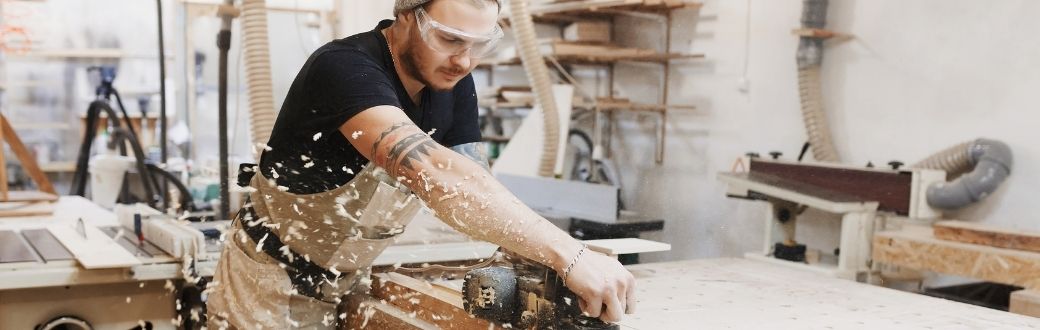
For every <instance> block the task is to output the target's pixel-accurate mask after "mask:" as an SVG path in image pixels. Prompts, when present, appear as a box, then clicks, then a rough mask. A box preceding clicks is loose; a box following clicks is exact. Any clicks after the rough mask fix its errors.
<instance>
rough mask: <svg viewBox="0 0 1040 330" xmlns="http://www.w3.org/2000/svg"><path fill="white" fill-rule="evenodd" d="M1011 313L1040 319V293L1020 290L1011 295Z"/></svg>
mask: <svg viewBox="0 0 1040 330" xmlns="http://www.w3.org/2000/svg"><path fill="white" fill-rule="evenodd" d="M1008 307H1009V310H1008V311H1009V312H1012V313H1015V314H1021V315H1028V316H1032V317H1040V291H1036V290H1018V291H1015V292H1012V293H1011V305H1010V306H1008Z"/></svg>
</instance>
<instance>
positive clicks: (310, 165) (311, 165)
mask: <svg viewBox="0 0 1040 330" xmlns="http://www.w3.org/2000/svg"><path fill="white" fill-rule="evenodd" d="M311 167H314V162H307V163H306V164H303V168H311Z"/></svg>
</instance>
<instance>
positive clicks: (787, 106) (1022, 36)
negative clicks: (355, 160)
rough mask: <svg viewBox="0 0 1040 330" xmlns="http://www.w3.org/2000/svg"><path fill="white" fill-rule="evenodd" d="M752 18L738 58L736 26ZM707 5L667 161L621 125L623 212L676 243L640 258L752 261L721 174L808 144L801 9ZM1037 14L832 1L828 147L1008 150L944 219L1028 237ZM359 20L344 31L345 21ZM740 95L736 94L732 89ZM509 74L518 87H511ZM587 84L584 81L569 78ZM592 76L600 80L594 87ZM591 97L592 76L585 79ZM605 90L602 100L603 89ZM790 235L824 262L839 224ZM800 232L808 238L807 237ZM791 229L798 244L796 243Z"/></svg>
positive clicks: (641, 83)
mask: <svg viewBox="0 0 1040 330" xmlns="http://www.w3.org/2000/svg"><path fill="white" fill-rule="evenodd" d="M748 2H750V5H751V12H750V18H751V19H750V34H749V36H750V43H749V45H750V49H749V53H750V57H745V50H747V49H746V48H745V35H746V32H748V30H747V29H746V27H745V24H746V23H747V22H748V20H746V19H745V17H746V15H747V14H748V12H747V9H748V6H747V4H748ZM748 2H745V1H734V0H728V1H716V0H707V1H705V6H704V9H703V10H702V11H701V12H700V13H697V12H694V11H682V12H679V13H677V15H676V23H675V25H674V26H673V27H674V29H675V32H674V33H675V35H674V40H673V45H672V46H673V48H674V49H675V50H685V51H691V52H703V53H705V54H706V55H707V56H708V57H707V59H705V60H702V61H692V62H687V63H685V64H677V65H673V71H672V78H671V82H670V83H671V88H672V97H671V98H670V101H671V103H674V104H693V105H696V106H697V107H698V108H699V110H698V111H697V112H695V113H689V114H674V115H673V116H672V118H671V121H670V125H669V126H668V131H669V136H668V145H667V148H668V149H667V154H666V161H665V163H664V164H663V165H660V166H659V165H656V164H655V163H654V160H653V141H654V140H653V136H654V135H653V132H654V131H653V129H654V126H653V118H652V117H646V118H644V119H638V118H635V117H634V116H632V115H626V116H625V117H626V118H628V119H624V120H621V121H620V123H621V129H620V130H619V131H618V135H617V136H616V137H615V140H614V146H615V148H616V149H615V154H614V159H616V160H618V165H619V167H620V169H621V171H622V173H623V176H624V182H623V183H624V186H625V189H624V196H623V198H624V199H625V201H626V202H627V204H628V205H630V206H631V207H632V208H633V209H635V210H637V211H640V212H642V213H644V214H647V215H650V216H656V217H660V218H663V219H666V220H667V223H666V230H665V231H664V232H661V233H656V234H652V235H648V236H647V237H649V238H653V239H659V240H662V241H665V242H668V243H671V244H672V245H673V248H674V250H673V251H672V252H668V253H660V254H651V255H647V256H645V258H646V260H649V261H654V260H678V259H688V258H703V257H719V256H738V255H740V254H742V253H743V252H746V251H750V250H753V249H758V248H759V247H760V245H759V244H760V243H759V240H760V239H761V236H762V234H761V232H762V229H761V219H762V218H763V217H765V214H764V207H762V206H761V205H759V204H758V203H752V202H746V201H739V200H732V199H727V198H725V197H724V186H723V185H722V184H720V183H719V182H717V180H716V179H715V175H716V173H718V172H722V171H728V170H729V169H730V167H731V165H732V163H733V161H734V160H735V159H736V158H737V157H739V156H740V155H742V154H743V153H744V152H746V151H757V152H760V153H763V154H764V153H766V152H768V151H772V150H779V151H783V152H785V153H786V157H794V155H795V154H796V153H797V152H798V151H799V148H800V147H801V144H802V143H803V142H804V140H805V138H806V137H805V133H804V128H803V125H802V123H801V117H800V112H799V103H798V102H799V100H798V90H797V83H796V73H795V61H794V54H795V49H796V46H797V38H796V37H794V36H792V35H791V33H790V31H791V30H792V29H793V28H795V27H797V26H798V25H799V17H800V13H801V1H799V0H750V1H748ZM346 8H352V9H353V10H349V9H346V10H344V11H345V13H344V15H343V18H344V22H342V23H343V26H344V31H347V32H350V33H356V32H362V31H367V30H369V29H371V28H372V26H374V24H375V22H376V21H377V17H387V16H389V14H387V13H388V12H389V11H390V10H391V8H392V3H390V2H389V1H387V2H385V3H382V2H381V3H370V2H364V3H362V2H347V4H346ZM1038 16H1040V2H1035V1H1027V0H1017V1H1015V0H1004V1H997V2H979V1H970V0H945V1H940V0H919V1H910V2H908V1H896V0H873V1H854V0H846V1H842V0H835V1H832V4H831V8H830V20H831V24H830V27H831V28H833V29H834V30H837V31H841V32H847V33H851V34H853V35H855V36H856V38H855V39H854V40H852V41H848V42H844V43H836V44H833V45H831V46H829V47H828V50H827V53H826V59H825V64H824V70H823V75H824V76H823V80H824V82H825V88H824V91H825V95H826V100H825V103H826V106H827V108H828V111H829V113H830V116H831V118H830V121H831V123H832V125H833V130H834V131H835V140H836V141H837V144H838V148H839V150H840V151H841V153H842V155H843V157H845V159H846V161H847V162H849V163H851V164H865V163H866V162H867V161H873V162H874V163H876V164H883V163H887V162H888V161H889V160H893V159H898V160H903V161H905V162H908V163H909V162H913V161H917V160H919V159H921V158H924V157H926V156H928V155H929V154H931V153H932V152H935V151H938V150H940V149H943V148H945V147H947V146H949V145H952V144H955V143H959V142H962V141H965V140H968V139H973V138H976V137H981V136H984V137H989V138H995V139H1000V140H1003V141H1005V142H1007V143H1009V144H1010V145H1011V146H1012V148H1013V149H1014V151H1015V153H1016V154H1015V157H1016V165H1015V169H1014V171H1013V172H1014V173H1013V174H1012V176H1011V178H1010V180H1009V181H1008V182H1007V183H1006V184H1005V185H1004V186H1003V187H1002V188H1001V189H1000V190H998V192H997V193H996V194H995V195H993V196H991V197H990V198H989V199H988V200H987V201H986V202H984V203H983V204H981V205H979V206H975V207H972V208H969V209H968V210H966V211H964V212H960V213H958V214H954V215H952V217H956V218H960V219H966V220H973V221H983V222H986V223H992V224H998V225H1006V226H1015V227H1021V228H1027V229H1034V230H1036V229H1040V221H1037V220H1034V219H1035V218H1036V216H1035V212H1034V211H1035V210H1036V208H1035V207H1034V206H1033V200H1032V197H1033V196H1034V195H1037V194H1038V193H1040V188H1038V187H1040V173H1038V172H1035V171H1032V170H1031V169H1033V168H1037V167H1040V156H1038V155H1040V144H1036V143H1034V140H1036V139H1037V138H1040V134H1038V133H1035V131H1034V127H1035V126H1036V125H1037V124H1040V114H1038V112H1037V110H1036V109H1037V108H1038V107H1040V98H1037V97H1030V96H1031V95H1036V94H1035V92H1034V93H1032V94H1031V93H1030V92H1031V91H1036V90H1040V65H1037V64H1038V62H1037V61H1038V60H1036V59H1037V58H1040V39H1037V38H1036V37H1035V31H1040V21H1038V20H1035V19H1033V18H1035V17H1038ZM351 20H356V23H351ZM619 23H620V24H619V25H622V26H632V27H634V28H626V29H618V30H616V31H615V33H616V35H617V37H618V39H619V41H621V42H622V43H625V44H629V45H638V46H642V47H656V48H662V47H663V45H662V44H660V43H654V40H656V39H657V37H659V36H660V35H661V34H662V33H663V32H664V31H663V29H661V28H660V26H659V25H657V24H655V23H650V22H648V21H645V20H642V19H639V18H622V19H621V20H620V21H619ZM745 58H747V59H748V63H747V64H748V65H747V73H746V76H747V78H748V80H749V81H750V89H749V91H748V92H747V93H744V92H741V91H739V90H738V87H739V86H740V84H739V81H740V80H741V77H744V76H745V73H744V68H745V62H744V60H745ZM659 73H660V70H658V69H655V66H653V65H627V66H621V67H619V68H618V71H617V76H618V83H617V86H616V87H615V89H616V91H617V92H618V93H619V96H622V97H629V98H632V99H634V100H644V101H656V97H657V95H658V94H657V93H658V89H657V88H656V87H655V86H657V81H658V80H659V79H661V76H660V74H659ZM503 76H505V77H506V79H505V80H506V81H508V82H509V83H515V82H516V81H514V80H515V79H510V78H515V77H514V76H515V74H514V75H502V74H498V75H496V79H500V80H501V79H502V78H503ZM579 76H584V77H587V78H589V79H590V80H589V81H588V83H590V84H593V83H594V82H593V81H592V80H591V79H594V77H595V75H594V74H592V73H591V72H583V73H579ZM601 78H602V77H601ZM598 83H599V85H602V84H603V81H602V79H600V80H599V81H598ZM601 92H602V91H601ZM812 218H815V219H808V220H807V221H803V222H802V226H801V227H800V228H799V230H800V234H799V235H800V236H801V237H802V238H805V237H809V239H807V240H806V241H807V242H808V243H809V244H810V247H815V248H820V249H823V250H831V249H833V248H834V247H835V246H836V244H837V239H836V236H837V227H836V226H834V223H833V221H830V220H829V219H826V218H825V217H819V216H816V217H812ZM809 227H814V228H817V229H816V230H810V229H809ZM801 231H804V233H803V232H801Z"/></svg>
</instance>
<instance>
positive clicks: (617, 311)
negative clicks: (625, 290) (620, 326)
mask: <svg viewBox="0 0 1040 330" xmlns="http://www.w3.org/2000/svg"><path fill="white" fill-rule="evenodd" d="M606 303H607V311H606V312H605V313H603V315H602V316H601V317H600V319H601V320H603V321H604V322H608V323H613V322H617V321H621V315H622V314H623V313H624V312H625V311H624V308H623V307H621V301H620V300H618V297H617V296H616V295H611V296H610V297H608V298H607V301H606Z"/></svg>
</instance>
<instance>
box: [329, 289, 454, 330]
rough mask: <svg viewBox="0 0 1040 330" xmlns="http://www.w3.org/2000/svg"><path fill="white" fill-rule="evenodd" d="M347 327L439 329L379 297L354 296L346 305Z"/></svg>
mask: <svg viewBox="0 0 1040 330" xmlns="http://www.w3.org/2000/svg"><path fill="white" fill-rule="evenodd" d="M345 308H346V311H343V312H344V313H346V315H347V319H346V322H345V323H346V324H345V326H346V329H399V330H437V329H440V328H439V327H437V326H436V325H433V324H432V323H429V322H426V321H423V320H420V319H417V318H415V317H414V316H412V315H409V314H408V313H405V312H404V311H402V310H400V309H398V308H397V307H395V306H393V305H390V304H387V303H384V302H381V301H379V300H377V299H372V298H367V299H365V298H363V297H352V298H351V299H350V300H348V302H347V305H346V307H345Z"/></svg>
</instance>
